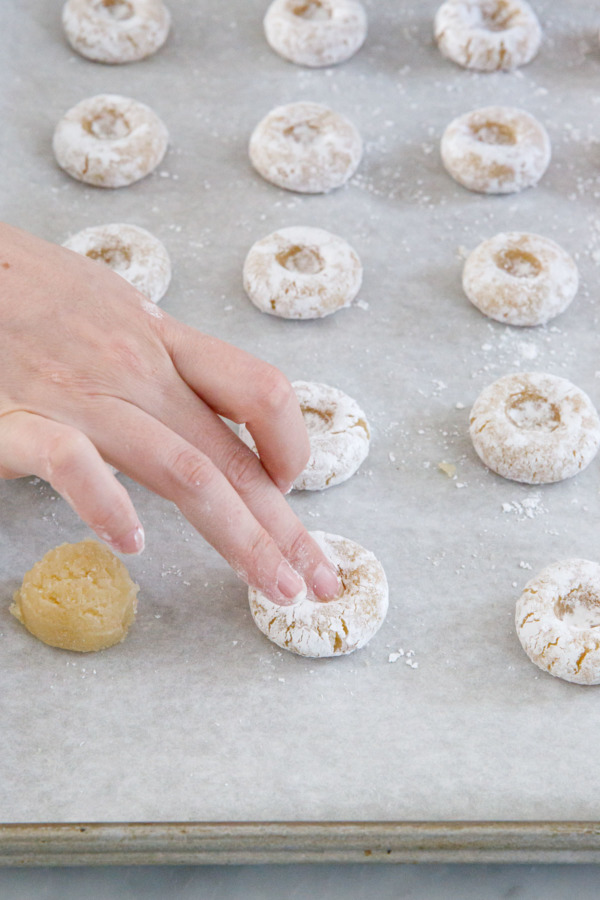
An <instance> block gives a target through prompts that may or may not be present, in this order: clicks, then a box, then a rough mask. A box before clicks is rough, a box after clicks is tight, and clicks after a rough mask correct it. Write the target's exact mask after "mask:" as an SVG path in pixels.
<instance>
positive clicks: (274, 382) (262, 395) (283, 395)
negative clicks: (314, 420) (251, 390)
mask: <svg viewBox="0 0 600 900" xmlns="http://www.w3.org/2000/svg"><path fill="white" fill-rule="evenodd" d="M295 396H296V395H295V393H294V389H293V387H292V385H291V384H290V382H289V381H288V380H287V378H286V377H285V375H284V374H283V373H282V372H280V371H279V369H276V368H275V367H274V366H267V367H266V369H265V370H264V371H263V372H262V373H261V378H260V388H259V391H258V398H257V399H258V404H259V406H260V407H261V409H263V410H264V411H265V412H266V413H267V414H268V415H270V416H273V417H274V418H276V417H277V416H279V415H280V414H281V413H282V412H284V410H286V409H287V407H288V406H289V404H290V402H291V401H292V400H293V399H294V398H295Z"/></svg>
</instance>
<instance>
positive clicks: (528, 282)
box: [463, 231, 579, 325]
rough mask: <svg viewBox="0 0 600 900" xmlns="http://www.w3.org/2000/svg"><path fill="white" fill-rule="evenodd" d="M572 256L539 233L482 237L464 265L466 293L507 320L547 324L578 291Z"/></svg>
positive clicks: (499, 318) (500, 319) (487, 311)
mask: <svg viewBox="0 0 600 900" xmlns="http://www.w3.org/2000/svg"><path fill="white" fill-rule="evenodd" d="M578 286H579V273H578V271H577V266H576V265H575V262H574V261H573V259H572V258H571V257H570V256H569V254H568V253H567V252H566V250H563V248H562V247H560V246H559V245H558V244H556V243H555V242H554V241H551V240H550V239H549V238H546V237H542V236H541V235H539V234H528V233H525V232H520V231H510V232H504V233H501V234H497V235H496V236H495V237H493V238H490V240H487V241H483V242H482V243H481V244H479V246H478V247H476V248H475V250H473V252H472V253H471V254H470V255H469V257H468V259H467V261H466V263H465V267H464V269H463V288H464V291H465V294H466V295H467V297H468V298H469V300H470V301H471V303H473V304H474V305H475V306H476V307H477V308H478V309H480V310H481V312H482V313H485V315H486V316H490V318H492V319H496V320H497V321H498V322H506V323H507V324H508V325H542V324H543V323H544V322H548V321H549V319H552V318H554V316H557V315H559V313H562V312H564V311H565V309H566V308H567V306H568V305H569V304H570V303H571V301H572V299H573V297H574V296H575V294H576V293H577V288H578Z"/></svg>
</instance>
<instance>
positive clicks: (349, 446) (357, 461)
mask: <svg viewBox="0 0 600 900" xmlns="http://www.w3.org/2000/svg"><path fill="white" fill-rule="evenodd" d="M292 387H293V388H294V391H295V392H296V397H297V398H298V402H299V403H300V409H301V410H302V414H303V416H304V424H305V425H306V430H307V431H308V436H309V439H310V459H309V461H308V463H307V464H306V467H305V469H304V471H303V472H301V473H300V475H299V476H298V477H297V478H296V480H295V481H294V484H293V488H294V489H295V490H297V491H322V490H324V489H325V488H327V487H333V485H335V484H341V482H342V481H346V480H347V479H348V478H350V476H351V475H354V473H355V472H356V471H357V470H358V468H359V467H360V465H361V463H362V462H363V461H364V460H365V459H366V458H367V455H368V453H369V444H370V440H371V433H370V430H369V425H368V422H367V419H366V416H365V414H364V412H363V411H362V409H361V408H360V406H359V405H358V403H357V402H356V401H355V400H353V399H352V397H349V396H348V394H345V393H344V392H343V391H340V390H338V388H335V387H331V385H328V384H319V383H317V382H314V381H293V382H292ZM239 436H240V438H241V439H242V440H243V441H244V443H245V444H247V445H248V446H249V447H251V448H252V449H253V450H254V451H256V445H255V443H254V441H253V440H252V436H251V434H250V432H249V431H248V429H247V428H246V426H245V425H242V426H241V427H240V430H239Z"/></svg>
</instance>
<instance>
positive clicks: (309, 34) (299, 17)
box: [264, 0, 367, 66]
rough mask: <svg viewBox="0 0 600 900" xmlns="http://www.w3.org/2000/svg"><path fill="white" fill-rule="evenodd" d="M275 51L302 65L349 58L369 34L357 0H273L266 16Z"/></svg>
mask: <svg viewBox="0 0 600 900" xmlns="http://www.w3.org/2000/svg"><path fill="white" fill-rule="evenodd" d="M264 28H265V35H266V38H267V41H268V42H269V44H270V46H271V47H272V49H273V50H275V52H276V53H279V55H280V56H283V58H284V59H288V60H290V62H293V63H297V64H298V65H301V66H331V65H335V64H336V63H341V62H344V60H346V59H349V58H350V57H351V56H352V55H353V54H354V53H356V51H357V50H358V49H359V47H361V46H362V44H363V42H364V40H365V37H366V36H367V14H366V13H365V9H364V7H363V5H362V3H359V2H358V0H274V2H273V3H271V5H270V6H269V8H268V10H267V14H266V16H265V19H264Z"/></svg>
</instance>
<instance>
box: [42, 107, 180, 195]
mask: <svg viewBox="0 0 600 900" xmlns="http://www.w3.org/2000/svg"><path fill="white" fill-rule="evenodd" d="M168 141H169V135H168V132H167V129H166V127H165V125H164V124H163V122H162V121H161V120H160V119H159V117H158V116H157V115H156V113H155V112H154V111H153V110H152V109H150V107H149V106H146V105H145V104H144V103H138V102H137V101H136V100H131V99H130V98H129V97H121V96H120V95H119V94H98V95H97V96H95V97H89V98H88V99H87V100H82V101H81V102H80V103H77V104H76V105H75V106H73V107H72V108H71V109H70V110H69V111H68V112H67V113H65V115H64V116H63V118H62V119H61V120H60V122H59V123H58V125H57V126H56V129H55V131H54V140H53V149H54V155H55V157H56V161H57V163H58V165H59V166H60V167H61V169H64V170H65V172H67V173H68V174H69V175H71V176H72V177H73V178H76V179H77V180H78V181H84V182H85V183H86V184H93V185H95V186H96V187H106V188H117V187H124V186H125V185H128V184H133V182H134V181H139V179H140V178H144V177H145V176H146V175H149V174H150V172H152V171H153V170H154V169H155V168H156V167H157V166H158V165H159V163H160V162H161V160H162V158H163V156H164V155H165V153H166V150H167V144H168Z"/></svg>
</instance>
